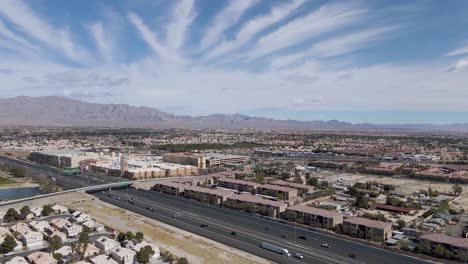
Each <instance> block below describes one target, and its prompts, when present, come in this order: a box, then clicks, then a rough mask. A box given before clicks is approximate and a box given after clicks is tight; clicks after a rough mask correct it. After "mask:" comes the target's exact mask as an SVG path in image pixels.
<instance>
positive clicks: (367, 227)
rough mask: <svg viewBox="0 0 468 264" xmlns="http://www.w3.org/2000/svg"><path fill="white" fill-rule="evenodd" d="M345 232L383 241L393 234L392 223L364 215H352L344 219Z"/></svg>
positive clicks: (353, 235) (354, 235)
mask: <svg viewBox="0 0 468 264" xmlns="http://www.w3.org/2000/svg"><path fill="white" fill-rule="evenodd" d="M343 233H345V234H346V235H349V236H352V237H358V238H362V239H367V240H372V241H376V242H382V241H386V240H387V239H388V238H390V237H391V236H392V224H391V223H387V222H382V221H375V220H371V219H368V218H363V217H350V218H347V219H345V220H344V221H343Z"/></svg>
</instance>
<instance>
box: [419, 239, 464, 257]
mask: <svg viewBox="0 0 468 264" xmlns="http://www.w3.org/2000/svg"><path fill="white" fill-rule="evenodd" d="M419 245H420V247H421V248H422V250H423V252H424V253H426V254H431V253H432V252H434V250H435V248H436V247H439V246H440V247H442V248H444V249H445V250H447V251H449V252H450V253H451V256H453V257H454V258H456V259H457V260H458V261H460V262H463V263H465V262H466V261H467V260H468V240H467V239H466V238H461V237H453V236H448V235H446V234H439V233H431V234H426V235H422V236H420V237H419Z"/></svg>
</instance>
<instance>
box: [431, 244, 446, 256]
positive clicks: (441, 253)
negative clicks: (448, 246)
mask: <svg viewBox="0 0 468 264" xmlns="http://www.w3.org/2000/svg"><path fill="white" fill-rule="evenodd" d="M432 254H433V255H435V256H437V257H439V258H441V257H443V256H444V254H445V248H444V247H443V246H441V245H437V246H436V247H435V248H434V249H433V251H432Z"/></svg>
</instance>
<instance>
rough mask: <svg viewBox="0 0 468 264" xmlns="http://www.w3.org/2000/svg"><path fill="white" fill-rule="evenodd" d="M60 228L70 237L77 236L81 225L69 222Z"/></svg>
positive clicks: (81, 228)
mask: <svg viewBox="0 0 468 264" xmlns="http://www.w3.org/2000/svg"><path fill="white" fill-rule="evenodd" d="M62 230H63V231H64V232H65V234H67V236H68V237H69V238H70V237H77V236H78V235H79V234H80V233H81V231H82V230H83V227H82V226H80V225H77V224H70V225H66V226H65V227H63V229H62Z"/></svg>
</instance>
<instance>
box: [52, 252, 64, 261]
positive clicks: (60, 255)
mask: <svg viewBox="0 0 468 264" xmlns="http://www.w3.org/2000/svg"><path fill="white" fill-rule="evenodd" d="M52 257H53V258H54V259H55V260H60V259H61V258H62V254H61V253H53V254H52Z"/></svg>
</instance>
